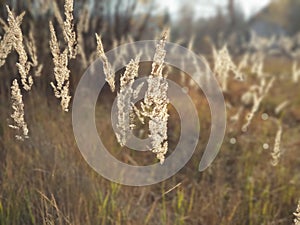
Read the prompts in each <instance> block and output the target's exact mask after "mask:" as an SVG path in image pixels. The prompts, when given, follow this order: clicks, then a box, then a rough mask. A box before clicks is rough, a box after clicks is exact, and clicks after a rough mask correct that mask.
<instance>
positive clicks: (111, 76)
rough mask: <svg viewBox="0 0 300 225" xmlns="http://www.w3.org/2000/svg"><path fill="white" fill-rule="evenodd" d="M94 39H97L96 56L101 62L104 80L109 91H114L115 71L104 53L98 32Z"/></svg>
mask: <svg viewBox="0 0 300 225" xmlns="http://www.w3.org/2000/svg"><path fill="white" fill-rule="evenodd" d="M96 40H97V56H98V57H99V58H100V59H101V61H102V63H103V71H104V74H105V76H106V79H105V80H106V81H107V83H108V84H109V86H110V89H111V91H112V92H114V91H115V73H114V71H113V69H112V66H111V64H110V63H109V62H108V59H107V57H106V55H105V53H104V48H103V44H102V41H101V36H98V34H96Z"/></svg>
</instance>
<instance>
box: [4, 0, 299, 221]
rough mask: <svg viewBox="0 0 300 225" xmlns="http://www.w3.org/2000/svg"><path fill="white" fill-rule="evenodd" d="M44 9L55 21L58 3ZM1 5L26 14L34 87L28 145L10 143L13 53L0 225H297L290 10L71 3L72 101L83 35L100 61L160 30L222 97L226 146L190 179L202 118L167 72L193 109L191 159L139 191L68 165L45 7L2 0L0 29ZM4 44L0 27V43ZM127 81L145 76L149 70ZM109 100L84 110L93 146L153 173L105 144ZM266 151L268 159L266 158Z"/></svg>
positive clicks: (290, 4)
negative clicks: (95, 135)
mask: <svg viewBox="0 0 300 225" xmlns="http://www.w3.org/2000/svg"><path fill="white" fill-rule="evenodd" d="M56 2H57V6H58V8H59V11H60V12H61V15H63V12H64V1H56ZM250 2H252V3H250ZM5 5H8V6H9V7H10V9H11V10H12V11H13V12H14V13H15V15H19V14H20V13H22V12H23V11H25V12H26V14H25V16H24V18H23V21H22V25H21V28H22V32H23V35H24V37H26V38H28V37H29V34H30V33H32V34H33V37H34V39H35V43H36V48H37V58H38V63H39V64H40V65H43V68H42V71H41V75H40V76H34V75H33V79H34V84H33V87H32V90H31V91H30V92H26V91H24V90H22V94H23V100H24V105H25V119H26V122H27V124H28V129H29V138H28V139H25V141H19V140H16V138H15V130H13V129H11V128H10V127H9V126H8V125H9V124H11V123H12V119H11V117H10V115H11V114H12V108H11V94H10V89H11V85H12V82H13V80H14V79H19V74H18V68H17V67H16V62H17V61H18V55H17V54H16V52H12V53H10V54H9V55H8V58H7V59H6V62H5V64H4V65H3V66H2V67H0V224H1V225H2V224H3V225H9V224H12V225H14V224H16V225H19V224H20V225H21V224H22V225H23V224H26V225H27V224H28V225H29V224H33V225H34V224H38V225H39V224H44V225H46V224H47V225H48V224H74V225H77V224H78V225H79V224H91V225H95V224H103V225H106V224H128V225H131V224H132V225H135V224H170V225H173V224H199V225H200V224H201V225H207V224H209V225H214V224H216V225H217V224H218V225H220V224H223V225H235V224H236V225H242V224H245V225H259V224H264V225H277V224H297V222H296V216H295V215H294V214H293V213H295V212H296V211H297V210H296V209H297V205H298V200H300V173H299V169H300V158H299V148H300V139H299V137H300V136H299V134H300V126H299V125H300V95H299V87H300V86H299V85H300V81H299V80H300V75H299V74H300V1H298V0H273V1H268V0H265V1H244V0H220V1H204V0H188V1H176V0H173V1H172V0H169V1H165V2H162V1H161V2H160V1H154V0H153V1H152V0H143V1H142V0H140V1H138V0H98V1H97V0H94V1H93V0H75V1H74V23H75V30H76V32H77V35H78V37H81V42H80V41H78V42H79V45H80V46H81V49H83V53H82V52H81V53H80V54H78V56H77V57H76V59H72V60H70V64H69V69H70V71H71V74H70V94H71V96H72V97H73V95H74V92H75V90H76V86H77V84H78V82H79V80H80V78H81V76H82V75H83V74H84V72H85V70H86V69H87V68H88V66H89V64H90V63H91V62H93V61H94V60H95V59H96V55H95V50H96V47H97V43H96V39H95V33H98V34H101V35H102V40H103V45H104V49H105V50H106V51H108V50H110V49H113V48H114V47H117V46H118V45H121V44H123V43H128V42H133V41H137V40H148V39H158V38H159V36H160V34H161V32H162V30H163V29H164V28H165V27H169V28H170V37H169V40H168V41H170V42H175V43H178V44H180V45H182V46H184V47H187V48H189V49H191V50H193V51H194V52H195V53H196V54H198V55H201V56H203V57H205V59H206V60H207V62H208V64H209V66H210V68H211V70H212V72H213V73H214V74H215V75H216V77H217V79H218V80H219V82H220V86H222V88H223V89H222V90H223V93H224V97H225V101H226V107H227V118H228V120H227V130H226V135H225V138H224V142H223V145H222V146H221V150H220V153H219V154H218V156H217V158H216V160H215V161H214V162H213V164H212V165H211V166H210V167H209V168H208V169H207V170H205V171H204V172H201V173H200V172H198V164H199V161H200V159H201V156H202V153H203V151H204V149H205V145H206V144H207V139H208V137H209V134H210V125H211V121H210V118H211V117H210V110H209V106H208V103H207V100H206V98H205V95H204V94H203V92H202V91H201V90H200V89H199V87H197V86H196V85H195V83H194V82H193V81H191V79H190V78H189V76H187V75H185V74H184V73H182V72H181V71H178V70H177V69H176V68H171V69H170V70H169V78H170V79H172V80H174V81H176V82H177V83H178V84H179V85H181V86H182V87H183V88H185V90H186V91H188V93H189V95H190V96H191V98H192V99H193V101H194V103H195V105H196V106H197V109H198V115H199V121H200V124H201V136H200V137H199V143H198V146H197V149H196V151H195V154H194V156H193V157H192V159H191V160H190V161H189V163H188V164H187V165H186V166H185V167H184V168H183V169H182V170H180V172H179V173H177V174H176V175H174V176H173V177H171V178H170V179H168V180H166V181H164V182H161V183H158V184H155V185H151V186H146V187H130V186H123V185H119V184H115V183H112V182H110V181H108V180H106V179H105V178H103V177H101V176H100V175H99V174H97V173H96V172H95V171H94V170H93V169H92V168H91V167H89V166H88V164H87V163H86V161H85V160H84V158H83V157H82V155H81V154H80V151H79V150H78V147H77V146H76V142H75V138H74V135H73V128H72V118H71V110H72V107H70V112H64V111H63V110H62V109H61V106H60V103H59V101H58V100H57V99H56V98H55V96H54V93H53V89H52V87H51V85H50V82H51V81H54V69H53V68H54V65H53V61H52V55H51V51H50V47H49V40H50V32H49V21H52V22H53V24H54V27H55V29H56V30H57V33H58V39H60V40H63V37H62V36H63V35H62V32H61V30H60V27H59V21H58V20H57V16H55V12H54V11H55V10H54V8H53V1H51V0H44V1H42V0H22V1H16V0H7V1H4V0H2V1H0V18H2V20H3V21H6V20H7V9H6V7H5ZM83 15H84V16H83ZM79 24H81V26H80V25H79ZM82 24H84V25H82ZM78 27H81V28H83V29H77V28H78ZM5 32H6V30H5V29H4V26H3V24H2V22H1V23H0V36H1V38H0V41H2V37H3V36H4V34H5ZM61 45H62V46H63V47H65V46H64V44H63V43H62V42H61ZM224 46H225V47H224ZM222 49H223V50H224V49H225V50H226V51H227V50H228V52H229V57H230V59H232V62H233V63H234V65H235V66H236V68H234V69H232V70H231V71H229V72H228V73H227V72H226V76H224V74H223V71H224V70H222V69H221V71H220V70H218V69H217V68H216V62H217V60H221V61H222V60H227V59H228V55H227V56H226V54H224V51H223V52H222ZM167 54H168V53H167ZM222 54H223V55H222ZM224 55H225V56H224ZM218 56H219V57H218ZM220 56H222V57H223V58H222V57H220ZM224 57H225V58H224ZM242 62H245V63H242ZM121 72H123V71H119V73H118V76H117V78H118V77H119V75H120V73H121ZM139 72H140V74H147V73H149V65H147V64H145V65H144V66H143V67H141V70H140V71H139ZM224 73H225V72H224ZM235 73H241V74H243V77H244V81H239V80H235V79H234V75H235ZM227 75H228V77H227ZM225 78H226V82H227V86H226V88H225V83H224V79H225ZM272 79H274V82H273V85H272V87H270V90H269V91H266V90H267V84H269V83H270V82H271V81H272ZM117 90H118V87H117ZM264 91H266V93H265V95H264V96H263V98H262V100H261V102H260V104H259V105H258V108H257V110H254V113H253V114H254V116H253V119H252V121H251V123H250V125H249V127H248V129H247V132H243V131H242V127H243V126H244V124H245V123H246V122H247V115H248V114H249V112H251V111H253V108H255V107H254V105H255V99H254V97H253V96H254V95H255V94H258V95H259V94H262V93H263V92H264ZM254 93H255V94H254ZM115 96H116V94H115V93H111V92H110V90H109V87H108V85H107V86H106V87H105V89H104V91H103V93H102V95H101V104H99V105H97V108H96V122H97V128H98V131H99V136H100V137H101V139H102V140H103V141H104V144H105V146H107V148H109V149H110V150H111V153H112V154H113V155H114V156H115V157H116V158H118V159H119V160H121V161H123V162H126V163H128V164H133V165H147V164H151V163H154V162H157V160H156V159H155V156H154V155H153V154H152V153H150V152H147V153H140V152H135V151H130V150H129V149H122V148H121V147H120V146H119V144H118V143H117V141H116V137H115V135H114V133H113V130H112V127H111V124H110V123H109V122H110V109H111V105H112V102H113V99H114V98H115ZM249 96H250V97H249ZM71 101H72V100H71ZM169 112H170V120H169V124H168V139H169V145H170V148H171V150H172V149H174V146H176V143H177V142H178V138H179V136H180V127H179V125H178V124H179V123H178V115H177V113H176V111H175V110H174V108H172V106H170V107H169ZM280 130H281V131H282V132H281V133H280V132H279V131H280ZM278 142H279V143H278ZM277 144H279V150H280V151H279V152H274V151H275V150H276V148H275V147H276V145H277ZM274 160H275V161H276V163H274ZM299 207H300V206H299ZM299 211H300V210H299ZM294 220H295V221H294ZM298 223H300V217H299V221H298Z"/></svg>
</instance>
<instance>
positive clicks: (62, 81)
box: [49, 22, 71, 112]
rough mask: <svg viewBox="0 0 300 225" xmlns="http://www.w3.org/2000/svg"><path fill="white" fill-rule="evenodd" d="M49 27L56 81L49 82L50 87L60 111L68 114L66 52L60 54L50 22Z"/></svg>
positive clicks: (68, 74) (69, 97)
mask: <svg viewBox="0 0 300 225" xmlns="http://www.w3.org/2000/svg"><path fill="white" fill-rule="evenodd" d="M49 27H50V33H51V40H50V49H51V53H52V56H53V63H54V76H55V81H56V85H54V83H53V82H51V86H52V87H53V89H54V94H55V97H56V98H59V99H61V106H62V109H63V110H64V111H66V112H68V108H69V102H70V100H71V96H70V95H69V76H70V70H69V69H68V63H69V61H68V50H67V49H65V50H64V51H63V53H61V52H60V49H59V43H58V40H57V37H56V34H55V30H54V27H53V24H52V23H51V22H50V23H49Z"/></svg>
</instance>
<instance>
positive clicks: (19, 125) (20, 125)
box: [9, 79, 28, 140]
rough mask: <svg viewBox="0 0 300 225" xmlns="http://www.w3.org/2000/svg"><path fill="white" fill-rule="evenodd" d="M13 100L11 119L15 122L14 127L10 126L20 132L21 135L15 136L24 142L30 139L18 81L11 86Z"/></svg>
mask: <svg viewBox="0 0 300 225" xmlns="http://www.w3.org/2000/svg"><path fill="white" fill-rule="evenodd" d="M11 99H12V109H13V114H12V115H11V118H12V119H13V120H14V125H9V127H10V128H12V129H15V130H17V131H19V134H17V135H16V136H15V137H16V138H17V139H18V140H24V138H28V128H27V123H26V122H25V118H24V103H23V99H22V94H21V90H20V87H19V84H18V81H17V80H16V79H15V80H14V81H13V84H12V86H11Z"/></svg>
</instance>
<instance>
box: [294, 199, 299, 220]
mask: <svg viewBox="0 0 300 225" xmlns="http://www.w3.org/2000/svg"><path fill="white" fill-rule="evenodd" d="M293 214H294V216H295V217H296V218H295V219H294V223H295V225H300V200H299V201H298V205H297V209H296V212H294V213H293Z"/></svg>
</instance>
